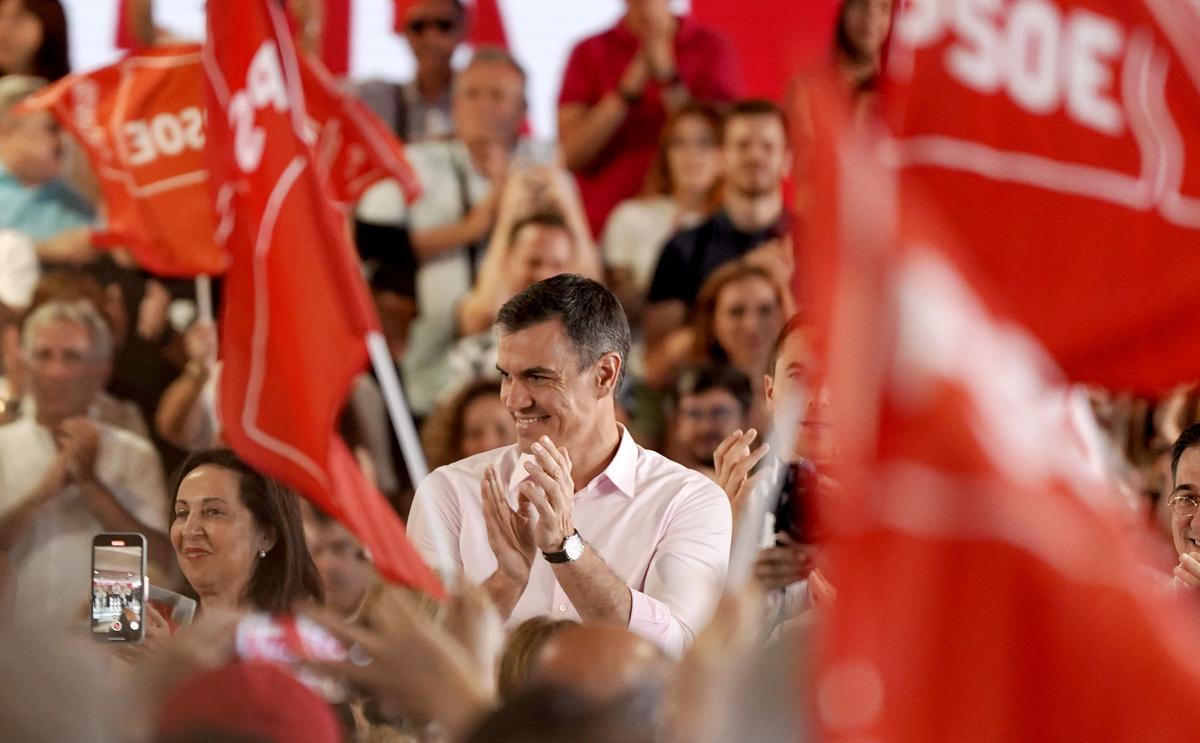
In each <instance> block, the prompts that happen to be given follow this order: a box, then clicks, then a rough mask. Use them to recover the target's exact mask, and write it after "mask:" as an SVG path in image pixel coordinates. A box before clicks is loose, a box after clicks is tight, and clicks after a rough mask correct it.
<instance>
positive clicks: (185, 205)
mask: <svg viewBox="0 0 1200 743" xmlns="http://www.w3.org/2000/svg"><path fill="white" fill-rule="evenodd" d="M300 70H301V78H302V80H303V85H304V92H305V95H306V97H307V100H308V102H309V108H308V114H309V118H308V119H307V120H306V126H305V137H306V138H307V140H308V141H309V142H310V143H311V144H312V146H313V150H314V151H315V152H316V154H317V158H316V164H317V168H318V170H319V172H320V174H321V180H322V183H323V184H324V185H325V187H326V188H327V189H328V190H329V192H330V193H331V194H332V195H333V197H334V198H335V199H336V200H337V201H339V202H341V203H344V204H349V203H353V202H354V201H357V200H358V197H359V196H361V195H362V193H363V191H365V190H366V189H367V188H368V187H369V186H370V185H371V184H372V183H375V182H376V181H378V180H380V179H382V178H395V179H396V180H397V181H398V182H399V183H400V185H401V187H402V189H403V190H404V192H405V194H406V195H407V196H408V198H409V199H410V200H411V199H412V198H415V197H416V195H417V194H418V193H419V190H420V189H419V186H418V184H417V180H416V177H415V176H414V175H413V173H412V170H411V168H409V166H408V163H407V161H406V160H405V156H404V148H403V145H401V144H400V142H399V141H398V140H397V139H396V137H395V135H394V134H392V132H391V131H390V130H389V129H388V128H387V127H386V126H385V125H384V124H383V123H382V122H380V121H379V119H378V118H377V117H375V115H374V114H372V113H371V112H370V111H368V110H367V109H366V107H365V106H363V104H362V103H361V102H360V101H359V100H358V99H356V98H354V97H353V96H350V95H348V94H346V93H344V92H342V91H341V90H340V89H339V87H338V85H337V82H336V81H335V80H334V79H333V78H332V76H331V75H330V74H329V73H328V72H326V71H325V69H324V67H322V66H321V64H320V62H317V61H315V60H312V59H309V58H302V59H301V60H300ZM202 77H203V71H202V69H201V63H200V47H198V46H194V45H182V46H171V47H156V48H150V49H147V50H145V51H142V52H138V53H135V54H131V55H129V56H127V57H125V58H124V59H122V60H121V61H120V62H118V63H116V64H115V65H112V66H109V67H105V68H103V69H100V70H96V71H95V72H90V73H86V74H77V75H70V76H68V77H66V78H64V79H63V80H61V81H59V82H58V83H56V84H55V85H52V86H51V87H49V88H47V89H46V90H44V91H42V92H40V93H39V94H37V95H36V96H33V97H32V98H31V99H30V100H29V102H28V103H27V104H26V105H27V106H29V107H32V108H38V107H44V108H48V109H50V110H51V111H52V112H53V113H54V115H55V117H56V118H57V119H58V120H59V121H60V122H62V124H63V125H64V126H65V127H67V128H68V129H69V130H70V131H71V133H72V134H74V135H75V138H76V139H77V140H78V141H79V142H80V143H81V144H82V145H83V148H84V151H85V152H86V153H87V156H88V160H89V162H90V163H91V164H92V167H93V169H94V170H95V172H96V176H97V178H98V179H99V182H100V192H101V196H102V197H103V201H104V208H105V213H106V217H107V218H106V226H105V228H104V229H103V230H102V231H101V232H100V233H99V234H98V235H97V238H96V241H97V243H98V244H100V245H104V246H122V247H127V248H129V250H130V252H131V253H133V255H134V257H135V258H136V259H137V261H138V263H139V264H140V265H142V266H144V267H145V268H147V269H148V270H150V271H152V272H154V273H157V274H161V275H166V276H194V275H197V274H215V273H220V272H221V271H223V270H224V267H225V265H226V259H225V256H224V255H223V254H222V252H221V250H220V248H219V247H218V246H217V244H216V243H215V242H214V241H213V238H212V235H213V223H212V216H211V213H210V212H209V210H208V209H205V208H200V206H199V205H201V204H205V203H207V200H208V192H209V187H208V174H207V171H206V167H205V162H204V138H205V130H204V117H203V110H204V109H203V106H204V103H203V96H202V90H203V85H202Z"/></svg>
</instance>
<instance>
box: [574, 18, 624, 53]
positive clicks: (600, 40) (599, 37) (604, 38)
mask: <svg viewBox="0 0 1200 743" xmlns="http://www.w3.org/2000/svg"><path fill="white" fill-rule="evenodd" d="M618 33H619V26H617V25H614V26H610V27H608V28H606V29H604V30H603V31H597V32H596V33H594V34H592V35H590V36H585V37H583V38H582V39H580V40H579V41H577V42H575V46H574V47H573V48H572V53H576V54H587V53H595V52H598V51H601V50H603V49H605V48H606V47H608V46H610V45H612V44H613V43H614V41H615V40H616V37H617V34H618Z"/></svg>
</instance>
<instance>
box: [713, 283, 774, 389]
mask: <svg viewBox="0 0 1200 743" xmlns="http://www.w3.org/2000/svg"><path fill="white" fill-rule="evenodd" d="M782 327H783V307H782V306H781V305H780V302H779V292H778V291H777V290H776V289H775V286H774V285H773V284H772V283H771V282H770V281H768V280H767V279H766V278H764V277H762V276H757V275H748V276H745V277H743V278H740V279H736V280H734V281H730V282H729V283H728V284H726V285H725V286H724V287H722V288H721V292H720V293H719V294H718V295H717V303H716V307H715V308H714V310H713V335H714V336H715V337H716V340H717V344H718V345H719V346H720V347H721V348H722V349H723V350H724V351H725V353H726V355H727V356H729V360H730V361H731V362H732V363H733V365H734V366H736V367H738V368H739V369H742V370H744V371H745V372H746V373H747V374H756V375H757V374H760V373H762V372H763V371H766V365H767V358H768V357H769V356H770V355H771V346H772V345H773V344H774V343H775V338H776V336H778V335H779V331H780V329H781V328H782Z"/></svg>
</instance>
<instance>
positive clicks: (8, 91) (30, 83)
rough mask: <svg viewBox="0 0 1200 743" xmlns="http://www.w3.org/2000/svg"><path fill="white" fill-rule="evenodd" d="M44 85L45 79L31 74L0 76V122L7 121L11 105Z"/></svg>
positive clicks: (14, 104)
mask: <svg viewBox="0 0 1200 743" xmlns="http://www.w3.org/2000/svg"><path fill="white" fill-rule="evenodd" d="M44 87H46V81H45V80H43V79H42V78H40V77H34V76H33V75H5V76H4V77H0V123H7V120H8V114H9V112H10V111H11V110H12V108H13V106H16V105H17V104H18V103H20V102H21V101H23V100H25V99H26V98H28V97H29V96H31V95H33V94H34V93H36V92H38V91H39V90H41V89H42V88H44Z"/></svg>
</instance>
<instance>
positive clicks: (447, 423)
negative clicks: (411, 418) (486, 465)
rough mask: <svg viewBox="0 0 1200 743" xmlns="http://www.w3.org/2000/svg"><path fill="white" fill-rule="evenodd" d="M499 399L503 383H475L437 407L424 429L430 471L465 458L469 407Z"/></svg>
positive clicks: (423, 439) (490, 381)
mask: <svg viewBox="0 0 1200 743" xmlns="http://www.w3.org/2000/svg"><path fill="white" fill-rule="evenodd" d="M482 397H490V398H492V399H494V400H499V399H500V383H499V382H497V381H495V380H493V379H476V380H475V381H473V382H471V383H470V384H468V385H467V386H466V387H463V388H462V389H461V390H459V391H458V392H456V393H455V394H454V396H453V397H451V398H450V399H449V400H447V401H446V402H445V403H443V404H441V405H438V406H437V407H436V408H435V409H434V411H433V412H432V413H430V415H429V417H428V418H426V419H425V423H424V424H423V425H422V426H421V444H422V446H423V447H424V449H425V453H426V455H427V456H428V458H429V467H430V469H433V468H435V467H441V466H442V465H444V464H450V463H451V462H457V461H458V460H460V459H462V458H463V452H462V447H461V446H460V444H461V443H462V435H463V425H464V421H465V419H466V412H467V407H468V406H470V404H471V403H473V402H475V401H476V400H478V399H479V398H482Z"/></svg>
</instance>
